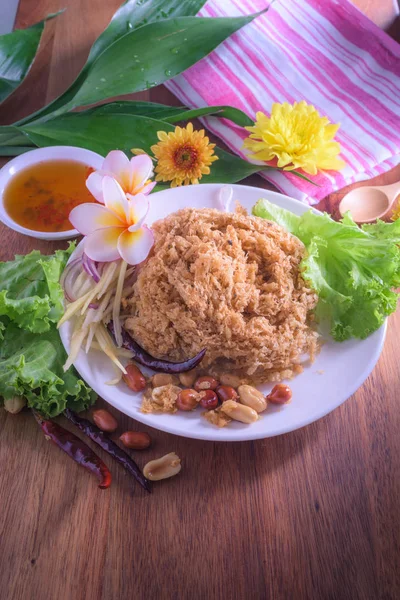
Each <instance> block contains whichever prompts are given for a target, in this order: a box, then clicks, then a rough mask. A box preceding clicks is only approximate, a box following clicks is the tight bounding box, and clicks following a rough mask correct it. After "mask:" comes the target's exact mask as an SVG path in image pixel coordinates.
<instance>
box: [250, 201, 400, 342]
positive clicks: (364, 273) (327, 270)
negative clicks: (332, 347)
mask: <svg viewBox="0 0 400 600" xmlns="http://www.w3.org/2000/svg"><path fill="white" fill-rule="evenodd" d="M253 214H254V215H256V216H258V217H262V218H264V219H269V220H271V221H274V222H276V223H278V224H279V225H281V226H282V227H284V228H285V229H287V230H288V231H290V233H292V234H293V235H295V236H297V237H298V238H299V239H300V240H301V241H302V242H303V243H304V245H305V247H306V250H307V253H306V256H305V258H304V259H303V261H302V269H303V277H304V279H305V280H307V281H308V282H309V284H310V286H311V287H312V288H313V289H314V290H315V291H316V292H317V294H318V296H319V302H318V306H317V310H316V314H317V316H319V318H320V319H328V320H329V321H330V325H331V334H332V336H333V337H334V339H335V340H337V341H343V340H347V339H349V338H352V337H355V338H361V339H364V338H366V337H367V336H369V335H370V334H371V333H373V332H374V331H375V330H376V329H378V328H379V327H380V326H381V325H382V324H383V322H384V320H385V318H386V317H387V316H388V315H390V314H391V313H393V312H394V311H395V310H396V307H397V299H398V294H397V293H396V292H395V291H393V288H396V287H399V286H400V249H399V244H400V222H399V221H397V222H394V223H384V222H383V221H378V222H377V223H374V224H369V225H363V226H362V227H358V225H357V224H356V223H355V222H354V221H353V220H352V218H351V216H350V215H349V214H347V215H345V217H344V218H343V219H342V221H340V222H337V221H334V220H333V219H332V218H331V217H330V216H329V215H328V214H326V213H324V214H322V215H320V214H319V215H318V214H315V213H313V212H312V211H311V210H310V211H307V212H305V213H304V214H303V215H302V216H300V217H298V216H296V215H293V214H292V213H290V211H287V210H284V209H282V208H279V207H277V206H275V205H274V204H272V203H270V202H268V201H267V200H259V201H258V202H257V204H256V205H255V206H254V208H253Z"/></svg>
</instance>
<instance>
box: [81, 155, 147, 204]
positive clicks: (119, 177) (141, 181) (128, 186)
mask: <svg viewBox="0 0 400 600" xmlns="http://www.w3.org/2000/svg"><path fill="white" fill-rule="evenodd" d="M105 175H109V176H110V177H113V178H114V179H116V181H118V183H119V185H120V186H121V188H122V190H123V191H124V192H125V194H131V195H133V196H134V195H136V194H149V193H150V192H151V190H152V189H153V187H154V186H155V185H156V182H155V181H150V179H149V178H150V177H151V176H152V175H153V163H152V160H151V158H150V157H149V156H148V155H147V154H141V155H140V156H134V157H133V158H131V160H129V158H128V157H127V156H126V154H124V153H123V152H121V150H112V151H111V152H109V153H108V154H107V156H106V158H105V159H104V162H103V165H102V168H101V169H100V171H95V172H94V173H91V174H90V175H89V177H88V178H87V180H86V187H87V188H88V190H89V192H90V193H91V194H93V196H94V197H95V198H96V200H97V201H98V202H101V203H102V204H104V198H103V189H102V180H103V177H104V176H105Z"/></svg>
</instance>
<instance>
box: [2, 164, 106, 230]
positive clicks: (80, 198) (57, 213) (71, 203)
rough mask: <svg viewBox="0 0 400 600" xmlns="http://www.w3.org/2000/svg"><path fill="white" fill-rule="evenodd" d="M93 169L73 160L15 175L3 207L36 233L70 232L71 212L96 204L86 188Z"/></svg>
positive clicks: (12, 216) (24, 170)
mask: <svg viewBox="0 0 400 600" xmlns="http://www.w3.org/2000/svg"><path fill="white" fill-rule="evenodd" d="M93 170H94V169H92V167H88V166H87V165H85V164H83V163H80V162H76V161H74V160H57V159H55V160H49V161H44V162H41V163H37V164H36V165H32V166H30V167H27V168H26V169H22V171H19V173H16V174H15V175H14V176H13V177H12V179H11V180H10V182H9V184H8V185H7V187H6V188H5V190H4V207H5V209H6V211H7V213H8V214H9V216H10V217H11V218H12V219H13V220H14V221H15V222H16V223H18V225H22V227H26V228H27V229H32V230H34V231H68V230H69V229H73V227H72V225H71V223H70V222H69V218H68V216H69V213H70V212H71V210H72V209H73V208H74V207H75V206H78V204H83V203H84V202H96V200H95V198H94V197H93V196H92V194H91V193H90V192H89V190H88V189H87V187H86V179H87V177H88V175H90V173H92V172H93Z"/></svg>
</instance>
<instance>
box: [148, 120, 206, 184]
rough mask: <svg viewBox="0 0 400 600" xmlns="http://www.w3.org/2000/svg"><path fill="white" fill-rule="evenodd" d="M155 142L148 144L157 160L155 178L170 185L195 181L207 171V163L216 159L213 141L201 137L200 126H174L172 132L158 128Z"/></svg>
mask: <svg viewBox="0 0 400 600" xmlns="http://www.w3.org/2000/svg"><path fill="white" fill-rule="evenodd" d="M157 137H158V139H159V140H160V141H159V142H158V144H155V145H154V146H152V147H151V151H152V152H153V154H154V156H155V157H156V159H157V166H156V168H155V172H156V181H170V182H171V187H176V186H178V185H182V184H183V185H189V183H199V179H201V178H202V176H203V175H208V174H209V173H210V165H211V164H212V163H213V162H214V161H215V160H218V156H215V155H214V148H215V144H210V140H209V139H208V137H205V136H204V129H202V130H201V131H193V125H192V123H188V124H187V126H186V128H185V127H183V128H182V127H175V131H170V132H169V133H167V132H166V131H158V132H157Z"/></svg>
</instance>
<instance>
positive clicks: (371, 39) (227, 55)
mask: <svg viewBox="0 0 400 600" xmlns="http://www.w3.org/2000/svg"><path fill="white" fill-rule="evenodd" d="M268 4H269V2H268V1H267V0H209V1H208V2H207V3H206V5H205V6H204V7H203V9H202V10H201V12H200V13H199V14H200V15H201V16H205V17H223V16H236V15H240V14H251V13H255V12H258V11H260V10H262V9H264V8H265V7H266V6H268ZM167 86H168V88H169V89H170V90H171V91H172V92H173V93H174V94H175V95H176V96H177V97H178V98H179V99H180V100H181V101H182V102H183V103H184V104H186V105H187V106H190V107H193V108H194V107H203V106H207V105H208V106H209V105H219V104H228V105H231V106H236V107H237V108H240V109H242V110H243V111H245V112H246V113H247V114H248V115H249V116H251V117H253V118H254V117H255V113H256V112H257V111H258V110H262V111H263V112H265V113H267V114H268V113H269V112H270V110H271V106H272V103H273V102H285V101H287V102H290V103H293V102H295V101H300V100H305V101H306V102H308V103H310V104H313V105H314V106H315V107H316V109H317V110H318V111H319V112H320V114H321V115H326V116H327V117H328V118H329V119H330V121H332V122H333V123H340V124H341V127H340V129H339V131H338V133H337V136H336V139H337V141H339V142H340V144H341V147H342V154H341V156H342V158H343V159H344V160H345V161H346V167H345V168H344V169H343V170H342V171H340V172H334V171H329V172H324V173H319V174H318V176H316V177H315V178H314V181H316V183H318V184H319V186H320V187H318V188H317V187H315V186H313V185H311V184H309V183H307V182H305V181H303V180H300V179H298V178H296V177H295V176H293V175H290V174H287V173H285V174H283V173H281V172H279V173H277V172H273V173H272V174H271V173H268V174H266V175H263V176H265V177H266V179H268V180H269V181H271V182H272V183H274V184H275V185H276V186H277V187H278V188H279V189H280V190H281V191H282V192H284V193H286V194H288V195H290V196H293V197H295V198H298V199H301V200H304V201H306V202H308V203H310V204H314V203H316V202H318V201H319V200H321V199H322V198H323V197H324V196H326V195H327V194H329V193H331V192H333V191H335V190H338V189H340V188H342V187H343V186H345V185H347V184H349V183H353V182H355V181H360V180H362V179H369V178H371V177H375V176H376V175H379V174H380V173H384V172H386V171H388V170H389V169H391V168H392V167H394V166H395V165H397V164H399V162H400V45H399V44H397V43H396V42H395V41H394V40H392V39H391V38H390V37H389V36H388V35H387V34H386V33H385V32H383V31H382V30H381V29H379V27H377V26H376V25H374V23H372V22H371V21H370V20H369V19H368V18H367V17H365V16H364V15H363V14H362V13H361V12H360V11H359V10H358V9H357V8H356V7H355V6H353V5H352V4H351V3H350V2H349V1H347V0H277V1H276V2H274V3H273V4H272V6H271V7H270V9H269V11H268V12H267V13H265V14H263V15H261V16H260V17H258V18H257V19H255V20H254V21H253V22H252V23H250V24H249V25H247V26H246V27H244V28H243V29H241V30H240V31H239V32H238V33H236V34H235V35H233V36H232V37H231V38H230V39H228V40H227V41H226V42H224V43H223V44H222V45H221V46H220V47H219V48H218V49H217V50H216V51H214V52H213V53H212V54H211V55H210V56H208V57H207V58H205V59H203V60H202V61H200V63H198V64H197V65H194V66H193V67H191V68H190V69H189V70H188V71H186V72H185V73H184V74H183V75H180V76H178V77H176V78H175V79H173V80H172V81H170V82H168V83H167ZM204 124H205V125H206V127H207V128H208V129H209V130H210V131H212V132H213V133H215V134H216V135H217V136H219V137H220V138H221V139H222V140H223V141H224V142H225V143H226V144H227V145H228V146H229V147H230V148H231V150H233V151H234V152H235V153H237V154H239V155H241V156H242V157H244V158H245V154H244V152H243V149H242V144H243V138H244V137H245V136H246V132H245V131H244V130H243V129H242V128H240V127H238V126H235V125H232V123H231V122H229V121H226V120H219V119H216V118H213V117H209V118H207V119H204Z"/></svg>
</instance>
